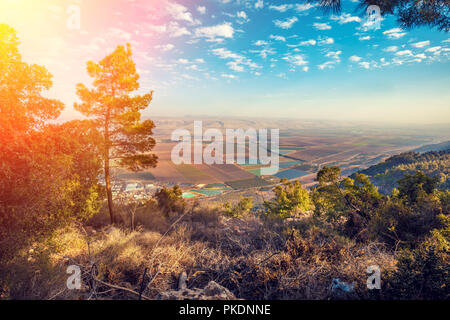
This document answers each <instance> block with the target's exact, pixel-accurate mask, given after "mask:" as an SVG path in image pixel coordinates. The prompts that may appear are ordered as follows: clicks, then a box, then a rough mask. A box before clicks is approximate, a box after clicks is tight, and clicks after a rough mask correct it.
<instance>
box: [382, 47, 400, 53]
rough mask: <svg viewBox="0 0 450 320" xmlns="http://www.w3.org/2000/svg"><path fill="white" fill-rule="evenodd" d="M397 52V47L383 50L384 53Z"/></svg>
mask: <svg viewBox="0 0 450 320" xmlns="http://www.w3.org/2000/svg"><path fill="white" fill-rule="evenodd" d="M397 50H398V47H397V46H389V47H387V48H386V49H384V51H386V52H395V51H397Z"/></svg>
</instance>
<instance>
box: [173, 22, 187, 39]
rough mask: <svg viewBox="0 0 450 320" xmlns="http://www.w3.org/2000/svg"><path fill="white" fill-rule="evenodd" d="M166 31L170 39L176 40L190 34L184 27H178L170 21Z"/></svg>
mask: <svg viewBox="0 0 450 320" xmlns="http://www.w3.org/2000/svg"><path fill="white" fill-rule="evenodd" d="M168 31H169V36H170V37H172V38H178V37H181V36H186V35H190V34H191V32H190V31H189V30H188V29H186V28H185V27H180V25H179V24H178V23H177V22H175V21H172V22H171V23H170V24H169V27H168Z"/></svg>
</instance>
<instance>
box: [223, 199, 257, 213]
mask: <svg viewBox="0 0 450 320" xmlns="http://www.w3.org/2000/svg"><path fill="white" fill-rule="evenodd" d="M224 208H225V214H226V215H227V216H229V217H233V218H243V217H244V216H246V215H248V214H249V213H250V211H251V210H252V209H253V198H252V197H241V199H240V200H239V202H238V203H237V204H236V205H235V206H233V205H232V204H231V203H229V202H227V203H225V204H224Z"/></svg>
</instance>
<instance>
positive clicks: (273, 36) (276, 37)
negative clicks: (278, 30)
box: [269, 34, 286, 42]
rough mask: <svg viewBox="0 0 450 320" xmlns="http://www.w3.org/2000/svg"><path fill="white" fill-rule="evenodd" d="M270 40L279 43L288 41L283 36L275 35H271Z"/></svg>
mask: <svg viewBox="0 0 450 320" xmlns="http://www.w3.org/2000/svg"><path fill="white" fill-rule="evenodd" d="M269 38H270V39H273V40H277V41H283V42H285V41H286V38H285V37H283V36H277V35H273V34H271V35H270V36H269Z"/></svg>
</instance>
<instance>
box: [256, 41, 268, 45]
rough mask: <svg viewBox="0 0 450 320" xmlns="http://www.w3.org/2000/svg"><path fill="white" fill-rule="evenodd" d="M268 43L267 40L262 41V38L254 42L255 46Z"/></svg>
mask: <svg viewBox="0 0 450 320" xmlns="http://www.w3.org/2000/svg"><path fill="white" fill-rule="evenodd" d="M268 44H269V43H268V42H267V41H264V40H258V41H256V42H255V46H266V45H268Z"/></svg>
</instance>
